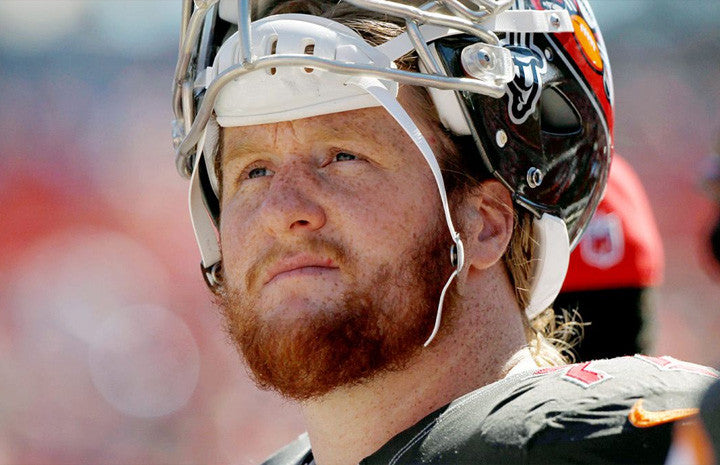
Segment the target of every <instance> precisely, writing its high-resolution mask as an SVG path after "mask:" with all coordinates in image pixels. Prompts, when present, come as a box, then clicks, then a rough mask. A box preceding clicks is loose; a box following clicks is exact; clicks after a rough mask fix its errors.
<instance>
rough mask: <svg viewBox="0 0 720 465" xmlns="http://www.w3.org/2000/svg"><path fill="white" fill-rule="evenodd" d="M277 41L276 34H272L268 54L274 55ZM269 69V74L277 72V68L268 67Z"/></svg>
mask: <svg viewBox="0 0 720 465" xmlns="http://www.w3.org/2000/svg"><path fill="white" fill-rule="evenodd" d="M277 43H278V38H277V36H274V37H272V38H271V39H270V51H269V53H268V54H269V55H275V54H276V53H277ZM269 71H270V74H275V73H277V68H270V70H269Z"/></svg>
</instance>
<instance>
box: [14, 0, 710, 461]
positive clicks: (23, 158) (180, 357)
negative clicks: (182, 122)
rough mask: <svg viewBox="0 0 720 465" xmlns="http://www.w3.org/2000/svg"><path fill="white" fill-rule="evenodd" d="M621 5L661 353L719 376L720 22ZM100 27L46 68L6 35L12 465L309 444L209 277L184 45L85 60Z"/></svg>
mask: <svg viewBox="0 0 720 465" xmlns="http://www.w3.org/2000/svg"><path fill="white" fill-rule="evenodd" d="M3 3H4V5H3V6H2V8H5V9H6V10H7V11H10V10H8V8H9V6H8V5H10V7H12V4H13V3H15V4H20V3H22V2H12V1H6V2H3ZM26 3H28V4H42V2H26ZM50 3H52V2H50ZM58 3H73V2H58ZM75 3H81V2H75ZM98 3H100V2H98ZM103 3H107V4H115V7H116V10H117V4H118V3H122V2H111V1H109V2H103ZM141 3H144V2H141ZM151 3H152V2H151ZM154 3H156V6H155V7H153V8H154V10H153V12H150V13H151V14H155V15H157V14H158V13H159V12H160V11H162V10H163V8H162V7H158V6H157V4H160V5H164V6H167V11H169V12H171V15H169V16H171V20H172V21H170V22H172V23H173V25H174V24H179V8H177V7H176V5H175V2H154ZM626 3H628V2H611V1H605V2H603V1H601V0H599V1H596V2H595V4H594V5H597V6H595V11H596V13H597V15H598V20H599V21H600V23H601V24H602V25H603V31H604V33H605V40H606V42H607V45H608V49H609V51H610V54H611V56H610V58H611V60H612V63H613V66H614V68H613V72H614V75H615V85H616V89H615V98H616V102H617V124H616V128H617V129H616V147H617V148H618V150H619V151H620V153H622V154H623V155H624V157H625V158H626V159H627V161H628V163H629V164H630V165H632V166H633V167H634V168H635V170H636V171H637V173H638V176H639V178H640V179H641V181H642V182H643V184H644V186H645V189H646V191H647V194H648V198H649V201H650V205H651V207H652V210H653V213H654V216H655V218H656V219H657V223H658V228H659V231H660V236H661V239H662V242H663V244H664V248H665V276H664V281H663V283H662V285H660V286H659V287H658V288H657V292H656V294H655V295H654V297H653V298H654V299H655V301H654V302H653V305H654V308H655V317H654V329H653V331H654V336H655V344H654V349H653V350H654V353H656V354H670V355H673V356H675V357H678V358H683V359H687V360H690V361H693V362H698V363H703V364H708V365H714V366H718V365H719V364H720V343H718V340H717V334H718V333H720V279H719V276H720V272H718V271H717V268H716V267H717V264H715V263H714V261H713V259H712V258H711V257H712V255H711V249H710V245H709V241H708V237H709V234H710V232H711V230H712V228H713V226H714V221H715V220H716V217H717V206H716V204H715V202H716V200H714V199H713V198H711V197H709V196H707V195H704V194H703V191H702V189H701V187H700V179H702V178H703V173H702V172H700V170H699V168H698V166H701V165H702V164H701V161H702V160H703V159H705V157H707V155H708V154H709V153H710V152H712V150H713V149H714V146H713V144H714V143H715V138H716V135H717V131H718V130H720V117H719V115H718V110H719V109H720V68H718V66H717V63H719V62H720V32H719V31H720V7H718V5H717V3H715V2H713V1H712V0H708V1H702V0H697V1H692V2H684V4H683V6H682V9H679V8H680V7H678V6H675V7H673V6H672V5H673V3H677V2H666V1H662V2H655V1H652V0H644V1H635V2H629V3H632V5H631V10H632V11H631V12H630V13H631V14H627V12H624V11H623V10H622V5H625V4H626ZM171 4H172V8H171V7H170V6H171ZM658 5H660V6H662V7H663V8H664V7H667V8H675V13H676V14H675V15H672V14H671V15H670V16H669V17H674V18H676V19H677V20H676V21H675V22H674V23H671V25H670V27H668V26H667V25H666V18H667V17H668V16H667V14H668V12H667V11H663V10H662V8H660V7H659V6H658ZM16 7H17V8H20V7H18V6H17V5H16ZM689 10H693V11H689ZM7 11H6V12H5V13H7ZM0 13H2V11H0ZM21 13H22V12H21ZM150 13H144V14H143V17H145V16H147V15H148V14H150ZM670 13H672V11H671V12H670ZM116 14H117V15H120V14H121V11H119V10H118V11H117V12H116ZM9 17H10V16H8V15H7V14H6V15H5V20H6V21H7V19H8V18H9ZM713 18H714V19H713ZM111 19H117V20H118V21H117V24H115V23H113V22H112V21H110V20H108V24H110V26H107V27H109V28H110V29H109V30H110V31H112V33H113V34H120V33H121V32H122V28H123V27H125V28H127V27H128V25H126V24H125V23H124V22H123V21H121V20H120V19H121V18H120V16H118V17H115V18H111ZM125 19H126V20H127V18H125ZM151 19H152V18H145V22H143V23H141V25H140V26H141V27H142V28H149V29H152V28H154V27H156V25H155V24H154V23H153V22H152V21H151ZM165 20H166V21H167V18H165ZM13 21H16V22H17V21H20V22H22V21H23V15H22V14H18V15H17V16H16V17H15V18H14V19H13ZM1 22H2V20H0V23H1ZM1 26H2V25H1V24H0V31H2V30H3V27H1ZM116 28H119V29H120V32H118V31H117V30H115V29H116ZM20 29H22V28H20ZM90 29H91V25H90V24H88V20H87V18H85V20H79V22H78V26H77V28H76V29H75V30H71V31H66V32H65V33H64V35H62V34H61V35H58V36H57V37H56V39H55V42H54V43H52V44H49V45H48V44H44V45H43V46H42V47H41V48H39V49H36V50H34V49H28V48H24V47H23V45H22V44H20V43H16V42H14V41H13V37H16V38H18V37H19V36H10V35H9V34H11V33H9V32H8V29H7V27H5V28H4V30H5V32H4V33H3V32H0V35H3V36H2V38H1V40H0V64H1V66H0V95H2V97H1V100H0V140H1V141H2V146H1V147H2V148H1V149H0V166H2V168H3V169H2V170H0V198H1V199H2V200H1V201H0V218H1V220H0V221H1V222H2V227H1V228H0V257H2V260H1V261H0V310H1V311H0V465H4V464H34V463H37V464H70V463H102V464H108V465H109V464H130V463H144V464H169V463H172V464H210V463H218V464H220V463H222V464H251V463H259V462H260V461H261V459H262V458H263V455H264V454H265V453H267V451H271V450H274V449H276V448H277V447H279V446H280V445H282V444H284V443H286V442H287V441H288V440H289V439H291V438H293V437H294V436H295V435H297V434H299V433H301V432H302V430H303V427H302V425H301V423H300V420H299V417H298V414H297V412H296V411H295V410H294V407H292V406H291V405H290V404H285V403H283V402H282V401H279V400H278V399H277V398H276V397H275V396H273V395H271V394H268V393H264V392H259V391H257V390H256V389H255V388H254V386H253V385H252V383H251V382H250V381H249V380H248V378H247V376H246V374H245V373H244V371H243V368H242V365H241V364H240V362H239V358H238V356H237V354H235V353H234V351H233V349H232V348H231V347H230V346H229V344H228V343H227V340H226V336H225V334H224V333H223V329H222V322H221V318H220V315H219V314H218V312H217V310H216V309H214V307H213V306H212V304H211V298H210V294H209V292H208V291H207V290H206V288H205V285H204V283H203V281H202V277H201V275H200V269H199V255H198V253H197V251H196V246H195V243H194V239H193V237H192V229H191V227H190V223H189V217H188V214H187V209H186V195H187V194H186V181H184V180H183V179H181V178H180V177H179V176H178V175H177V173H176V171H175V166H174V154H173V151H172V147H171V142H170V120H171V106H170V89H171V79H172V72H173V69H174V64H175V61H174V60H175V54H176V47H177V44H176V43H175V41H176V35H175V34H176V31H175V29H168V30H166V29H160V30H159V32H160V33H162V34H164V35H163V36H162V40H161V39H159V38H158V35H157V34H156V35H152V34H149V35H147V38H146V39H145V40H146V42H145V43H141V44H139V45H133V46H136V47H138V50H140V49H142V50H143V51H142V53H134V52H132V50H131V51H130V52H128V51H127V50H123V49H121V48H117V47H116V48H112V47H107V48H105V47H102V46H99V47H96V48H95V49H93V48H92V47H90V48H88V47H87V46H86V45H87V44H86V45H85V46H83V47H75V45H76V44H77V43H80V42H82V41H80V42H77V41H76V40H79V39H78V37H81V36H83V35H84V34H85V31H89V30H90ZM128 30H129V31H133V29H132V27H130V29H128ZM26 32H27V31H26ZM155 32H156V33H158V30H156V31H155ZM18 34H19V33H18ZM92 34H94V37H96V38H97V40H100V41H101V40H102V37H103V35H102V34H101V33H99V32H98V31H93V32H92ZM18 40H20V38H18ZM131 45H132V44H131ZM702 166H706V165H702ZM617 324H618V325H622V324H623V321H621V320H619V321H617Z"/></svg>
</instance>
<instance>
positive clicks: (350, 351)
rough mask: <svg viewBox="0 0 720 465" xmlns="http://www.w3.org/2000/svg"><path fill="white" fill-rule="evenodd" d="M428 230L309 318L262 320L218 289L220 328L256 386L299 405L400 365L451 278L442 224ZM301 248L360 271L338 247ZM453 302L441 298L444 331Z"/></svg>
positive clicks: (233, 292) (237, 297) (429, 323)
mask: <svg viewBox="0 0 720 465" xmlns="http://www.w3.org/2000/svg"><path fill="white" fill-rule="evenodd" d="M433 229H434V230H430V233H429V234H426V235H425V237H423V238H420V241H419V243H417V244H413V246H412V247H411V248H410V249H409V250H407V251H406V253H405V254H404V255H403V256H404V257H406V259H405V260H404V261H403V262H401V263H396V264H393V266H391V265H386V266H384V267H382V268H381V269H378V270H377V271H376V272H375V275H374V277H373V279H371V280H370V282H357V280H356V282H355V283H354V287H353V290H352V291H350V292H347V293H345V294H344V295H343V296H342V298H341V299H339V301H334V302H333V303H332V304H323V305H322V306H323V308H321V309H318V311H314V312H312V313H311V315H312V317H305V318H292V317H287V318H285V317H274V318H265V319H263V318H262V317H261V315H260V314H259V312H258V311H257V309H256V300H254V299H252V298H249V297H248V296H247V295H245V294H243V293H242V292H241V291H240V290H239V289H225V290H224V291H223V292H222V293H221V295H220V298H219V302H218V303H219V305H220V307H221V308H222V310H223V313H224V315H225V322H226V329H227V331H228V333H229V335H230V336H231V339H232V340H233V342H234V343H235V345H236V346H237V348H238V349H239V351H240V352H241V353H242V355H243V357H244V358H245V361H246V363H247V365H248V367H249V368H250V370H251V372H252V374H253V377H254V379H255V382H256V383H257V385H258V386H259V387H261V388H263V389H273V390H276V391H278V392H279V393H281V394H282V395H284V396H286V397H288V398H292V399H296V400H306V399H309V398H312V397H316V396H321V395H323V394H326V393H328V392H330V391H332V390H333V389H335V388H337V387H340V386H352V385H357V384H360V383H362V382H363V381H366V380H368V379H370V378H372V377H374V376H377V375H378V374H380V373H384V372H388V371H395V370H399V369H402V368H403V367H405V366H407V363H408V362H409V361H410V360H411V359H412V357H413V355H414V354H415V353H416V352H417V351H418V350H419V349H420V348H421V347H422V344H423V342H424V341H425V340H426V339H427V337H428V336H429V335H430V332H431V330H432V327H433V324H434V321H435V315H436V310H437V305H438V301H439V298H440V292H441V291H442V287H443V286H444V285H445V282H446V280H447V279H448V277H449V276H450V273H451V272H452V268H451V266H450V263H449V260H448V251H449V243H450V242H449V239H448V237H449V235H448V234H447V233H445V234H443V233H442V231H443V229H445V227H444V225H443V224H442V223H440V225H439V226H438V227H436V228H433ZM445 230H446V229H445ZM308 248H309V249H311V250H323V251H325V252H326V254H327V255H329V256H332V257H334V258H335V259H338V260H339V261H340V263H348V264H352V265H354V266H355V267H360V266H361V264H360V263H359V262H358V260H357V259H355V257H353V256H352V255H351V254H349V253H348V252H347V251H345V250H342V247H341V246H339V245H338V244H331V243H327V242H315V243H313V244H310V245H309V246H308ZM250 281H251V279H248V285H249V286H248V287H249V288H252V286H250ZM449 294H450V293H449ZM453 300H454V299H453V297H452V295H448V296H447V297H446V302H445V305H444V306H445V308H446V311H445V312H444V314H443V318H444V321H443V324H444V325H448V324H449V323H450V319H451V318H452V311H451V310H452V306H453V302H452V301H453ZM273 314H274V315H283V312H282V311H274V312H273Z"/></svg>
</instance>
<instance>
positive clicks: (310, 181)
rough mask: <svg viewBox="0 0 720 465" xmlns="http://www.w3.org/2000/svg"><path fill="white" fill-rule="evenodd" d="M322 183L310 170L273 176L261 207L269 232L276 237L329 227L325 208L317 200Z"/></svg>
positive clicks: (292, 171) (264, 222)
mask: <svg viewBox="0 0 720 465" xmlns="http://www.w3.org/2000/svg"><path fill="white" fill-rule="evenodd" d="M317 187H318V182H317V180H316V179H314V178H313V176H312V174H311V173H308V172H307V170H303V169H296V170H290V171H288V172H286V173H282V174H281V173H277V174H276V175H275V176H273V180H272V184H271V186H270V190H269V191H268V193H267V196H266V197H265V199H264V201H263V204H262V207H261V212H260V213H261V218H262V222H263V225H264V227H265V229H266V231H267V232H268V233H269V234H271V235H273V236H276V237H279V236H282V235H287V234H298V233H303V232H310V231H316V230H318V229H320V228H322V227H323V226H324V225H325V222H326V220H327V218H326V216H325V209H324V208H323V207H322V205H321V204H320V203H319V202H318V200H317V199H316V194H317V192H316V191H317Z"/></svg>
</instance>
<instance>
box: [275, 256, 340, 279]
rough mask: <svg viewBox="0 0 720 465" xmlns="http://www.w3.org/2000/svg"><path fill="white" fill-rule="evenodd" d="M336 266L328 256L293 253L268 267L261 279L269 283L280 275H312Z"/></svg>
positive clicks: (334, 268)
mask: <svg viewBox="0 0 720 465" xmlns="http://www.w3.org/2000/svg"><path fill="white" fill-rule="evenodd" d="M338 268H339V267H338V266H337V265H336V264H335V262H334V261H333V260H332V259H330V258H326V257H319V256H316V255H309V254H299V255H293V256H292V257H287V258H284V259H281V260H278V261H277V262H275V263H273V264H272V265H271V266H270V267H268V268H267V272H266V273H265V279H263V285H265V284H269V283H271V282H273V281H275V280H276V279H278V278H282V277H290V276H306V275H310V276H313V275H317V274H318V273H322V272H323V271H326V270H336V269H338Z"/></svg>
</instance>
